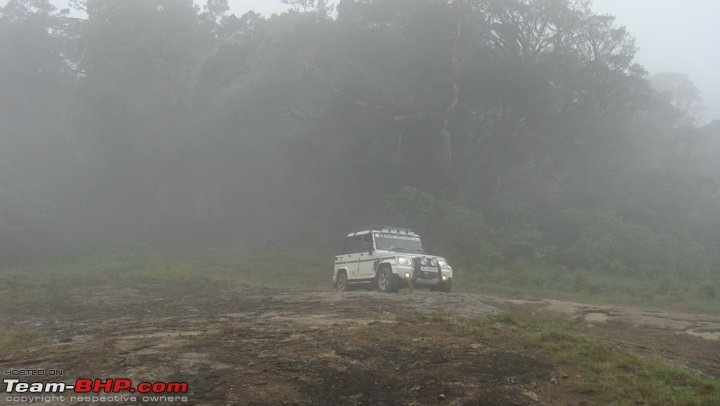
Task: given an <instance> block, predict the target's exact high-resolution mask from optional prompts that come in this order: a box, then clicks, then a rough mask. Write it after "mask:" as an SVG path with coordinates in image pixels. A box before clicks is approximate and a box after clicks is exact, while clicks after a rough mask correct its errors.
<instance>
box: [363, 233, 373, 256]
mask: <svg viewBox="0 0 720 406" xmlns="http://www.w3.org/2000/svg"><path fill="white" fill-rule="evenodd" d="M372 250H373V244H372V234H370V233H368V234H365V235H363V236H362V241H361V242H360V252H370V251H372Z"/></svg>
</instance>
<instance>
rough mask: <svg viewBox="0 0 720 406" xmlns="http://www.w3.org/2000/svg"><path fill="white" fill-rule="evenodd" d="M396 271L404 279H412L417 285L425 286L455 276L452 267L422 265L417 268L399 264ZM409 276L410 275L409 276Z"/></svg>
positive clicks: (434, 284)
mask: <svg viewBox="0 0 720 406" xmlns="http://www.w3.org/2000/svg"><path fill="white" fill-rule="evenodd" d="M394 268H395V269H394V271H395V272H394V273H395V274H396V275H397V276H398V277H399V278H400V279H401V280H403V281H405V282H409V281H412V282H413V284H415V285H423V286H436V285H441V284H443V283H445V282H447V281H449V280H451V279H452V277H453V270H452V268H442V269H438V268H431V267H421V268H420V269H416V268H415V267H413V266H399V265H396V266H395V267H394ZM408 276H409V277H408Z"/></svg>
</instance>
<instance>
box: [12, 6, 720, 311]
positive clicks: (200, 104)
mask: <svg viewBox="0 0 720 406" xmlns="http://www.w3.org/2000/svg"><path fill="white" fill-rule="evenodd" d="M227 4H228V3H227V1H225V0H217V1H211V2H209V3H208V4H207V5H206V6H205V7H204V8H201V7H199V6H196V5H195V4H194V3H193V2H192V1H190V0H183V1H175V0H149V1H146V0H89V1H87V2H82V3H80V2H78V3H76V5H83V7H85V8H86V9H85V10H84V11H85V12H86V14H87V18H72V17H70V16H69V14H68V13H66V12H64V11H58V10H56V9H55V8H54V7H53V6H52V5H51V3H50V2H48V1H46V0H42V1H40V0H32V1H31V0H11V1H9V2H7V4H6V5H5V6H4V7H2V8H1V9H0V59H2V60H3V61H7V63H3V64H0V89H2V92H0V122H1V123H2V132H0V165H2V166H0V182H1V183H0V242H1V244H0V264H7V263H10V262H18V261H29V260H40V259H42V258H45V257H48V256H54V257H55V258H59V259H68V258H77V257H82V256H85V255H88V254H90V255H92V254H94V255H107V254H108V253H112V252H120V253H122V252H123V251H124V252H126V253H128V252H130V253H143V254H144V253H146V252H150V251H153V250H157V249H180V250H186V249H190V248H196V247H198V246H213V245H222V244H228V243H238V242H239V243H251V244H259V243H263V242H274V243H273V244H277V245H280V246H285V247H287V246H290V247H296V246H298V245H302V244H309V245H313V246H326V247H330V246H335V245H336V244H337V241H338V239H339V236H342V235H343V233H344V232H346V231H347V230H348V229H351V228H354V227H357V226H358V225H359V224H371V223H377V222H378V221H379V220H385V221H387V222H392V223H397V224H400V225H405V226H409V227H413V228H416V229H418V230H419V231H420V232H421V233H422V234H423V236H424V238H425V240H426V245H427V247H428V248H429V249H430V250H432V251H433V252H436V253H438V254H441V255H445V256H447V257H448V258H449V259H450V261H451V262H452V263H453V264H455V266H456V269H457V270H458V272H459V274H462V273H466V274H467V275H468V277H473V278H477V279H478V280H485V281H493V283H500V282H501V281H502V283H504V284H505V285H506V286H512V287H523V288H531V287H532V288H536V289H548V290H559V291H564V292H574V293H582V294H588V295H598V294H601V293H603V292H607V291H609V290H612V289H615V288H616V286H615V285H614V284H611V283H606V282H607V281H605V280H604V279H602V278H604V277H605V276H612V277H618V278H619V277H623V278H629V279H633V278H645V279H647V280H652V283H648V285H649V286H650V290H649V291H650V292H656V293H657V294H658V295H672V294H674V293H676V292H677V291H678V289H679V288H678V287H677V286H675V281H676V278H677V277H678V276H680V275H682V276H685V277H687V278H688V280H689V281H690V282H691V283H695V287H696V288H693V289H691V288H686V287H683V288H682V289H684V290H683V294H686V293H687V292H690V291H692V294H693V295H696V296H698V297H710V296H712V295H711V294H709V291H707V292H705V291H703V292H705V293H699V292H700V290H698V289H699V284H700V283H701V282H699V281H705V280H708V281H711V282H712V283H715V280H716V279H717V278H718V275H717V269H718V267H719V266H720V250H718V249H717V248H718V241H720V232H719V231H718V230H720V227H719V226H720V204H719V203H718V196H717V181H718V177H717V173H719V172H718V171H717V168H718V165H717V162H718V161H717V156H718V154H717V153H714V152H713V151H718V149H717V142H716V141H717V140H716V139H715V138H717V137H715V138H713V134H715V133H716V132H717V131H716V130H717V126H712V125H710V126H707V127H706V128H703V129H700V130H698V129H695V128H693V127H692V123H691V122H688V120H687V118H688V115H691V114H692V111H691V110H692V108H693V107H694V106H696V105H697V102H698V100H697V97H696V96H697V95H696V94H694V93H693V91H692V89H693V88H692V85H691V84H690V83H688V82H687V80H686V78H683V77H681V76H677V75H670V76H666V77H665V78H663V77H656V78H655V80H654V83H653V81H651V80H649V79H648V78H647V77H646V74H645V72H644V70H643V69H642V67H639V66H637V65H635V64H634V63H633V58H634V54H635V47H634V41H633V38H632V37H631V36H630V35H629V34H628V33H627V32H626V31H625V29H624V28H623V27H619V26H617V25H616V24H615V23H614V19H613V18H612V17H610V16H602V15H597V14H595V13H594V12H593V11H592V10H591V8H590V7H589V5H588V4H587V3H586V2H582V1H554V0H535V1H528V0H510V1H502V2H496V1H490V2H469V3H468V2H447V1H438V0H422V1H415V0H413V1H410V0H383V1H380V0H368V1H362V2H360V1H343V2H342V4H340V5H339V6H338V12H337V16H335V15H333V14H332V13H331V12H330V11H329V10H330V9H329V3H328V2H325V1H292V2H290V4H292V5H293V6H294V7H293V8H294V10H293V11H291V12H288V13H285V14H282V15H280V16H277V17H274V18H269V19H266V18H263V17H262V16H259V15H257V14H254V13H248V14H246V15H244V16H234V15H228V14H227V10H228V8H227ZM660 79H663V80H660ZM667 79H672V80H670V81H669V82H668V80H667ZM661 82H662V83H661ZM667 85H673V86H674V85H682V86H681V87H680V88H677V86H675V88H672V89H669V90H673V91H674V94H672V95H670V96H672V97H668V95H667V94H664V95H663V94H660V93H658V92H657V91H655V90H653V89H658V88H660V87H663V88H665V90H668V89H667V87H668V86H667ZM671 87H672V86H671ZM666 93H667V92H666ZM671 93H673V92H671ZM8 168H12V169H13V170H12V171H10V170H9V169H8ZM658 168H662V171H659V170H658ZM268 244H269V245H270V243H268ZM598 275H600V276H598ZM663 280H667V281H670V282H669V283H667V284H663V283H660V281H663ZM682 289H681V290H682ZM711 301H712V300H711Z"/></svg>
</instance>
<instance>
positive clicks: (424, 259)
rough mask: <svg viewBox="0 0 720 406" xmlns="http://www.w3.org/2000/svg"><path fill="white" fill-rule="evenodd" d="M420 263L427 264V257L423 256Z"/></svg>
mask: <svg viewBox="0 0 720 406" xmlns="http://www.w3.org/2000/svg"><path fill="white" fill-rule="evenodd" d="M420 265H422V266H425V265H427V258H421V259H420Z"/></svg>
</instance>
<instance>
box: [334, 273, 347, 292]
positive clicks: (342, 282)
mask: <svg viewBox="0 0 720 406" xmlns="http://www.w3.org/2000/svg"><path fill="white" fill-rule="evenodd" d="M335 285H336V287H337V291H338V292H341V293H342V292H347V291H348V278H347V274H346V273H345V272H340V273H339V274H338V276H337V282H336V283H335Z"/></svg>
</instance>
